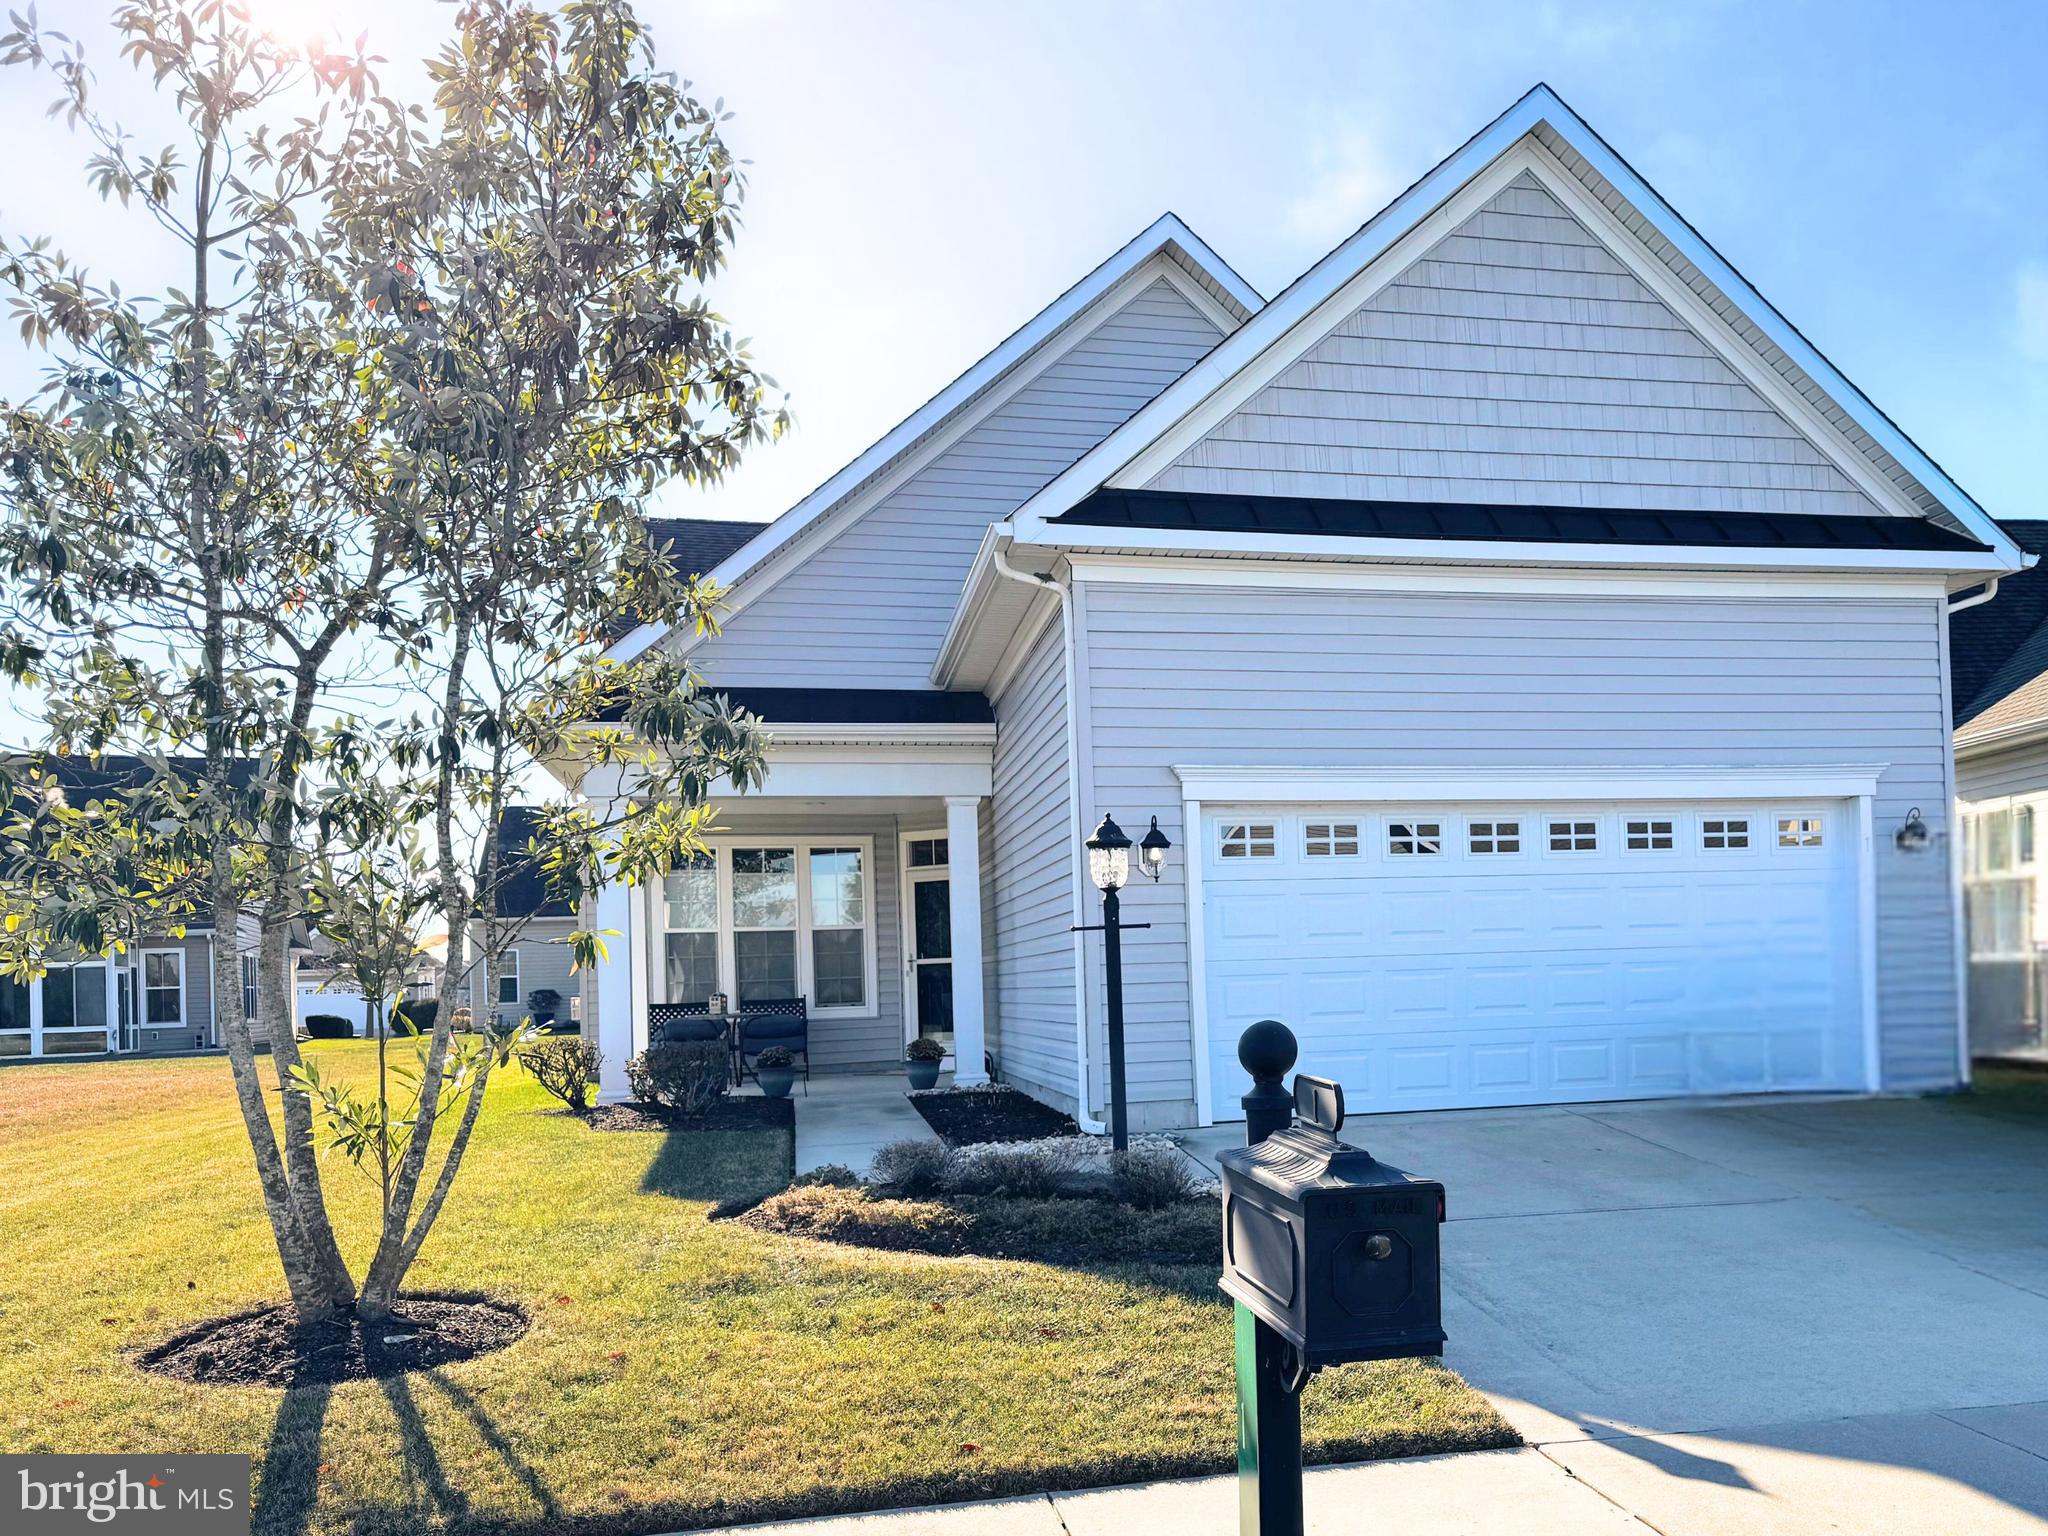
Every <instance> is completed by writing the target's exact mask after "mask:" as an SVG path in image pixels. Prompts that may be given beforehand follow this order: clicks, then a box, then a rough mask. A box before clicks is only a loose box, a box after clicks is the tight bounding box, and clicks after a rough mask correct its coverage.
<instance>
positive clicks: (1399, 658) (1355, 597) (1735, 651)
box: [1079, 584, 1957, 1111]
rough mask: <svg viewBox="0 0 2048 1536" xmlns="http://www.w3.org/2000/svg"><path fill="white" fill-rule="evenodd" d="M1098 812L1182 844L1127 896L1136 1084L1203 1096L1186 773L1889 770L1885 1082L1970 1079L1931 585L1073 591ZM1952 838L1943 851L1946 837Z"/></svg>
mask: <svg viewBox="0 0 2048 1536" xmlns="http://www.w3.org/2000/svg"><path fill="white" fill-rule="evenodd" d="M1080 604H1081V606H1080V610H1079V618H1080V622H1081V623H1082V625H1083V626H1084V636H1085V644H1084V645H1083V648H1082V653H1081V654H1082V665H1083V668H1084V672H1083V682H1082V684H1081V688H1082V695H1083V697H1084V698H1085V699H1086V701H1087V703H1086V709H1087V715H1088V718H1087V741H1088V743H1089V746H1088V756H1087V757H1086V759H1085V761H1087V762H1088V763H1089V764H1090V765H1091V766H1090V768H1089V770H1088V772H1089V775H1090V782H1089V784H1088V801H1087V802H1084V816H1085V815H1088V814H1092V812H1093V807H1094V806H1096V805H1110V806H1113V807H1115V808H1116V809H1118V810H1119V811H1122V810H1123V808H1125V807H1129V808H1130V811H1131V814H1132V816H1133V817H1136V816H1137V815H1138V814H1139V812H1140V811H1143V812H1144V813H1146V814H1148V815H1149V814H1151V813H1153V812H1157V814H1158V816H1159V824H1160V826H1161V827H1162V828H1163V829H1165V830H1166V832H1167V834H1168V835H1169V836H1170V837H1171V838H1172V839H1173V840H1174V842H1175V844H1176V845H1177V848H1178V851H1177V852H1176V854H1175V856H1174V857H1173V858H1171V859H1169V860H1168V874H1167V877H1166V879H1165V881H1164V882H1163V883H1162V884H1161V885H1160V886H1158V887H1156V888H1155V887H1149V886H1147V885H1146V883H1145V882H1143V881H1139V882H1136V884H1135V886H1134V888H1133V889H1132V890H1131V891H1130V892H1129V894H1128V896H1127V899H1126V902H1125V911H1126V916H1127V917H1128V918H1129V920H1131V921H1133V922H1150V923H1152V924H1153V925H1154V926H1153V928H1152V930H1151V931H1150V932H1149V933H1147V934H1144V935H1142V936H1141V937H1137V938H1134V940H1133V941H1132V943H1131V944H1130V946H1129V948H1128V950H1127V956H1126V976H1127V981H1126V999H1127V1012H1128V1015H1129V1018H1130V1021H1131V1033H1132V1040H1131V1050H1132V1056H1133V1069H1132V1092H1133V1095H1134V1097H1135V1098H1139V1099H1155V1100H1165V1101H1172V1107H1173V1108H1174V1109H1179V1108H1182V1107H1185V1108H1186V1109H1187V1110H1189V1111H1191V1110H1192V1106H1193V1098H1194V1084H1193V1072H1192V1063H1191V1060H1190V1040H1191V1032H1190V1029H1189V1020H1190V1018H1191V1013H1190V1004H1189V998H1188V971H1187V951H1186V944H1187V935H1186V901H1185V890H1184V886H1183V883H1182V881H1183V874H1184V871H1185V868H1186V861H1187V859H1188V858H1191V857H1194V856H1195V855H1194V854H1193V853H1191V852H1190V851H1189V849H1188V843H1189V837H1188V829H1187V828H1185V827H1183V826H1181V825H1180V819H1181V816H1180V787H1179V784H1178V782H1177V781H1176V779H1175V778H1174V776H1173V774H1172V772H1171V771H1170V768H1171V765H1172V764H1175V763H1209V764H1218V763H1229V764H1247V765H1303V766H1352V767H1370V766H1390V767H1391V766H1399V767H1410V768H1412V767H1416V766H1428V765H1430V764H1432V763H1436V764H1443V765H1446V766H1450V765H1457V766H1485V765H1489V764H1493V765H1500V766H1510V765H1512V766H1522V765H1571V764H1586V765H1589V766H1592V765H1598V766H1641V767H1650V766H1659V765H1669V766H1682V765H1692V764H1717V765H1772V764H1786V765H1790V764H1836V763H1876V764H1883V765H1885V767H1884V770H1883V773H1882V775H1881V777H1880V779H1879V790H1878V794H1877V797H1876V802H1875V805H1874V815H1875V825H1876V831H1877V836H1876V839H1875V844H1876V846H1875V858H1876V862H1877V868H1876V895H1877V955H1878V1015H1879V1020H1878V1022H1879V1030H1880V1034H1881V1047H1882V1049H1881V1056H1882V1070H1883V1080H1884V1086H1885V1087H1887V1088H1891V1089H1918V1088H1929V1087H1940V1086H1945V1085H1948V1084H1952V1083H1953V1082H1955V1081H1956V1077H1957V1061H1956V1055H1957V1052H1956V1017H1957V1016H1956V1007H1957V999H1956V995H1955V990H1956V989H1955V981H1956V968H1955V950H1954V926H1953V924H1954V911H1953V907H1952V904H1951V893H1950V886H1949V880H1948V861H1947V860H1946V859H1943V858H1940V857H1932V856H1924V855H1923V856H1915V855H1911V854H1905V853H1901V852H1899V851H1898V850H1897V849H1896V848H1895V847H1894V845H1893V842H1892V839H1891V836H1890V832H1891V830H1892V829H1894V828H1896V827H1897V826H1898V825H1899V823H1900V822H1901V821H1903V820H1904V818H1905V816H1906V813H1907V812H1908V811H1909V810H1910V809H1912V808H1913V807H1915V806H1917V807H1919V808H1920V809H1921V811H1922V814H1923V815H1924V816H1925V817H1926V818H1927V821H1928V823H1929V825H1930V826H1931V827H1932V828H1933V829H1934V831H1935V833H1936V835H1937V837H1940V836H1942V835H1943V834H1945V833H1946V831H1947V830H1948V827H1947V823H1948V819H1949V813H1948V806H1947V798H1948V796H1947V789H1946V751H1947V745H1946V729H1945V724H1944V722H1945V719H1946V716H1945V713H1944V677H1943V668H1942V652H1941V641H1942V623H1943V616H1942V613H1941V609H1940V607H1939V605H1938V604H1937V603H1936V602H1935V601H1934V600H1932V599H1921V598H1905V597H1902V598H1898V599H1888V598H1887V599H1877V598H1853V599H1852V598H1842V599H1829V598H1825V597H1811V598H1807V597H1799V598H1783V599H1777V600H1772V601H1768V602H1765V601H1752V600H1740V601H1736V600H1708V599H1698V598H1675V597H1674V598H1657V599H1651V598H1636V597H1629V598H1597V599H1596V598H1563V597H1558V598H1546V597H1521V596H1513V597H1505V596H1503V597H1480V596H1455V595H1419V594H1398V595H1396V594H1367V593H1331V592H1310V591H1286V590H1252V589H1243V590H1231V589H1229V588H1220V587H1210V586H1203V587H1177V588H1176V587H1170V586H1165V585H1160V586H1124V585H1118V586H1116V587H1115V588H1113V589H1110V590H1109V591H1108V592H1107V593H1104V592H1102V591H1100V590H1099V589H1094V588H1090V587H1089V586H1087V585H1086V584H1083V585H1082V587H1081V591H1080ZM1937 846H1939V844H1937Z"/></svg>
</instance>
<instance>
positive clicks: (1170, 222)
mask: <svg viewBox="0 0 2048 1536" xmlns="http://www.w3.org/2000/svg"><path fill="white" fill-rule="evenodd" d="M1175 247H1177V248H1178V250H1179V252H1180V255H1181V257H1184V258H1185V260H1180V259H1176V258H1175V257H1174V256H1173V255H1172V254H1171V251H1172V248H1175ZM1162 254H1164V255H1166V257H1167V260H1168V261H1169V262H1171V264H1172V265H1173V266H1174V267H1176V268H1179V269H1180V270H1181V271H1182V272H1183V273H1184V274H1187V275H1190V276H1191V275H1192V274H1191V273H1190V272H1189V263H1192V264H1193V266H1194V267H1196V268H1199V269H1200V270H1201V272H1202V273H1203V274H1204V275H1206V276H1207V277H1208V279H1209V280H1210V281H1212V282H1214V283H1215V284H1216V285H1217V286H1218V287H1220V288H1221V289H1223V290H1224V291H1225V292H1226V293H1228V294H1229V295H1230V296H1231V298H1232V299H1233V300H1234V301H1235V302H1236V303H1237V304H1238V306H1239V307H1240V308H1242V309H1243V310H1244V311H1245V312H1246V313H1247V314H1253V315H1255V314H1257V313H1258V312H1259V310H1260V308H1261V307H1262V306H1263V305H1264V303H1265V300H1264V299H1262V298H1261V297H1260V296H1259V292H1258V290H1257V289H1255V288H1253V287H1252V286H1251V285H1250V284H1249V283H1247V282H1246V281H1245V280H1244V279H1243V278H1241V277H1239V276H1238V275H1237V274H1236V273H1235V272H1233V271H1232V270H1231V269H1230V267H1229V265H1228V264H1227V263H1226V262H1225V261H1224V260H1223V259H1222V258H1221V257H1220V256H1218V255H1217V254H1216V253H1215V252H1214V251H1213V250H1211V249H1210V248H1209V246H1208V245H1207V244H1206V243H1205V242H1204V241H1203V240H1202V238H1201V237H1200V236H1199V235H1197V234H1196V233H1195V232H1194V231H1193V230H1191V229H1189V228H1188V226H1187V225H1185V224H1183V223H1182V222H1181V221H1180V218H1179V217H1178V216H1177V215H1175V214H1171V213H1169V214H1164V215H1162V216H1161V217H1160V218H1158V219H1157V220H1155V221H1154V222H1153V223H1152V224H1151V225H1150V226H1149V227H1147V228H1146V229H1145V230H1144V231H1143V232H1141V233H1140V234H1139V235H1138V236H1137V237H1136V238H1135V239H1133V240H1131V241H1130V242H1129V243H1128V244H1126V245H1125V246H1123V248H1122V249H1120V250H1119V251H1117V252H1116V253H1115V254H1114V255H1113V256H1111V257H1110V258H1109V259H1108V260H1107V261H1104V262H1103V263H1101V265H1099V266H1097V267H1096V268H1095V269H1094V270H1093V271H1092V272H1090V273H1089V274H1088V275H1087V276H1086V277H1084V278H1082V279H1081V281H1079V282H1078V283H1076V284H1074V286H1073V287H1071V288H1069V289H1068V290H1067V291H1066V292H1065V293H1063V294H1061V295H1060V296H1059V297H1058V298H1057V299H1055V300H1053V302H1052V303H1050V304H1048V305H1047V306H1046V307H1045V308H1044V309H1042V310H1040V311H1039V312H1038V314H1037V315H1035V316H1034V317H1033V318H1032V319H1031V320H1030V321H1028V322H1026V323H1025V324H1024V325H1023V326H1022V327H1020V328H1019V329H1018V330H1016V331H1014V332H1012V333H1011V334H1010V336H1009V337H1008V339H1006V340H1005V341H1004V342H1003V343H1002V344H1001V345H1000V346H998V347H997V348H996V349H995V350H994V351H992V352H990V353H989V354H988V355H987V356H985V357H983V358H982V359H981V361H980V362H978V363H976V364H975V365H974V366H973V367H972V368H970V369H968V370H967V371H966V372H965V373H963V374H961V375H960V376H959V377H958V378H957V379H955V380H954V381H953V382H952V383H951V384H948V385H947V386H946V387H945V388H944V389H942V390H940V391H939V393H938V394H936V395H934V396H932V398H931V399H929V400H927V401H926V402H925V403H924V404H923V405H921V406H919V407H918V408H917V409H916V410H915V411H913V412H912V413H911V414H910V415H909V416H907V417H905V418H904V419H903V420H902V421H901V422H899V423H897V425H896V426H895V427H893V428H892V429H891V430H890V431H889V432H888V433H887V434H886V435H885V436H883V437H882V438H881V439H880V440H879V441H877V442H876V443H875V444H874V445H873V446H871V447H870V448H868V449H867V451H866V452H864V453H862V454H861V455H860V457H859V458H857V459H855V460H854V461H853V462H852V463H850V464H848V465H847V466H846V467H845V468H843V469H841V470H840V471H839V472H838V473H837V474H835V475H833V476H832V478H831V479H829V480H827V481H826V482H825V483H824V484H823V485H821V486H819V487H818V488H817V489H816V490H815V491H812V492H811V494H810V495H808V496H806V497H805V498H804V499H803V500H802V501H800V502H798V503H797V504H796V505H795V506H794V507H792V508H790V509H789V510H788V511H787V512H785V513H783V514H782V515H781V516H780V517H778V518H777V519H776V520H775V521H774V522H772V523H770V524H769V525H768V526H767V527H766V528H765V529H763V530H762V531H761V532H760V533H758V534H756V535H754V537H753V538H752V539H750V540H748V542H747V543H746V545H745V546H744V547H742V548H740V549H738V550H736V551H735V552H734V553H733V554H731V555H730V556H728V557H727V558H726V559H724V560H723V561H721V562H719V564H718V566H717V568H716V569H715V570H712V571H710V572H707V573H706V574H707V575H708V576H709V577H710V579H711V580H712V581H714V582H716V583H717V584H718V585H719V586H720V587H722V588H725V589H727V590H729V591H730V590H731V589H732V588H734V587H735V586H736V585H737V584H738V583H740V582H741V581H743V580H744V579H745V578H746V577H747V576H748V575H749V574H750V573H751V572H753V571H755V570H757V569H758V568H759V567H761V566H762V565H763V564H765V563H766V562H767V561H769V560H770V559H772V558H773V557H774V556H775V555H776V554H777V553H778V552H780V551H781V550H783V549H784V548H786V547H788V546H789V545H790V544H791V543H792V542H793V541H794V540H796V539H797V538H798V537H799V536H801V535H802V534H803V533H805V532H806V531H807V530H808V529H809V528H810V527H811V526H812V525H813V524H814V523H816V522H817V521H818V520H819V519H820V518H822V517H824V516H825V515H826V514H827V513H829V512H831V511H832V510H833V509H834V508H835V507H836V506H837V505H838V504H839V503H840V502H841V501H843V500H844V499H845V498H846V497H847V496H849V495H851V494H852V493H853V492H854V491H856V490H858V489H859V488H860V487H861V486H862V485H864V484H865V483H866V482H867V481H868V480H869V479H870V478H871V477H873V476H874V475H876V474H877V473H879V472H880V471H881V470H882V469H883V468H884V467H885V466H886V465H888V464H889V462H890V461H891V460H893V459H894V458H896V457H897V455H899V454H901V453H903V452H905V451H906V450H908V449H909V448H911V447H912V446H913V445H915V444H916V443H917V442H918V440H919V439H921V438H923V437H924V436H925V435H926V434H927V433H930V432H932V431H933V430H935V429H936V428H938V427H939V426H940V424H941V423H943V422H944V421H945V420H946V418H947V417H949V416H950V415H952V414H953V412H955V411H957V410H959V409H960V408H961V407H962V406H964V405H966V404H967V403H968V402H969V401H971V400H973V399H974V397H975V396H976V395H978V394H980V393H981V391H983V390H984V389H986V388H988V386H989V385H991V384H993V383H995V382H996V381H997V380H998V379H1000V378H1001V377H1002V376H1003V375H1004V374H1005V373H1007V372H1008V371H1009V370H1010V369H1012V368H1014V367H1015V366H1017V365H1018V364H1019V363H1021V362H1023V361H1024V360H1025V359H1026V358H1028V357H1029V356H1030V355H1031V353H1032V352H1033V351H1035V350H1036V349H1037V348H1038V347H1040V346H1042V345H1043V344H1044V343H1045V342H1046V341H1048V340H1050V339H1051V338H1052V337H1053V336H1055V335H1057V334H1058V333H1059V332H1060V331H1061V330H1062V329H1063V328H1064V327H1065V326H1067V325H1068V324H1069V323H1070V322H1071V321H1073V320H1074V319H1075V318H1076V317H1078V316H1079V315H1081V314H1082V313H1084V312H1085V311H1086V310H1087V309H1088V308H1089V307H1090V306H1092V305H1094V304H1095V303H1097V302H1098V301H1099V300H1101V299H1102V298H1103V297H1104V296H1105V295H1107V294H1109V293H1110V292H1111V291H1112V290H1114V289H1115V288H1116V287H1117V286H1118V285H1119V284H1121V283H1122V282H1124V281H1125V280H1126V279H1127V278H1129V277H1130V276H1131V275H1132V274H1133V273H1135V272H1137V271H1139V270H1140V269H1141V268H1143V267H1144V266H1145V265H1146V264H1147V263H1149V262H1151V261H1152V260H1153V259H1154V258H1155V257H1158V256H1161V255H1162ZM1161 275H1166V274H1161ZM1175 286H1176V287H1178V288H1181V289H1182V291H1183V292H1186V293H1188V296H1189V297H1190V299H1191V300H1193V301H1194V302H1196V303H1197V304H1198V305H1199V306H1200V307H1202V308H1204V309H1205V310H1207V311H1209V312H1211V313H1212V315H1213V314H1216V313H1220V312H1221V308H1222V307H1221V306H1220V305H1219V304H1217V303H1216V301H1215V299H1214V298H1213V296H1211V295H1209V294H1207V293H1204V292H1202V291H1201V290H1200V288H1199V285H1197V284H1194V283H1192V282H1186V281H1184V282H1182V283H1178V284H1176V285H1175ZM1190 290H1192V291H1190ZM1228 318H1230V319H1232V320H1234V319H1235V317H1234V316H1231V317H1228ZM1221 328H1222V329H1224V330H1225V331H1226V332H1227V331H1228V330H1229V327H1227V326H1225V327H1221ZM736 606H739V605H738V604H734V603H729V604H728V607H729V608H731V607H736ZM667 633H668V629H667V628H666V627H665V626H662V625H658V624H642V625H640V626H638V627H637V628H636V629H634V630H633V631H632V633H630V634H628V635H627V636H625V637H624V638H623V639H621V640H619V641H616V642H615V643H614V644H613V645H612V646H611V647H610V648H609V649H608V651H607V652H606V654H607V655H609V656H610V657H612V658H613V659H615V660H619V661H629V660H631V659H632V658H633V657H635V656H638V655H639V654H640V653H641V652H643V651H645V650H646V649H647V648H648V647H649V646H651V645H654V644H655V643H656V642H657V641H659V640H661V639H662V637H663V636H664V635H666V634H667Z"/></svg>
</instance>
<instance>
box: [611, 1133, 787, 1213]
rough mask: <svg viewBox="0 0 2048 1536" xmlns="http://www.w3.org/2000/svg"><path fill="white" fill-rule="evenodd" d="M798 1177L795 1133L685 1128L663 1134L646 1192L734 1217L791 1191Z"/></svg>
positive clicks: (646, 1176) (648, 1174) (643, 1184)
mask: <svg viewBox="0 0 2048 1536" xmlns="http://www.w3.org/2000/svg"><path fill="white" fill-rule="evenodd" d="M795 1177H796V1133H795V1132H794V1131H790V1130H785V1129H783V1128H781V1127H774V1128H769V1129H762V1130H736V1131H725V1130H697V1129H694V1128H689V1129H683V1128H679V1129H676V1130H671V1131H666V1132H664V1133H662V1138H661V1145H660V1147H658V1148H657V1149H656V1150H655V1154H654V1160H653V1161H652V1162H650V1163H649V1164H648V1165H647V1172H646V1173H645V1174H643V1175H642V1176H641V1179H640V1190H641V1193H642V1194H649V1195H665V1196H667V1197H668V1198H669V1199H671V1200H694V1201H699V1202H703V1203H706V1204H714V1205H717V1206H718V1207H719V1208H720V1210H721V1211H722V1212H726V1213H731V1212H737V1211H742V1210H745V1209H747V1207H749V1206H751V1205H753V1204H755V1203H756V1202H758V1201H760V1200H763V1199H766V1198H767V1197H768V1196H769V1195H772V1194H774V1193H775V1192H776V1191H778V1190H782V1189H787V1188H788V1187H789V1184H790V1181H791V1180H792V1179H794V1178H795Z"/></svg>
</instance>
